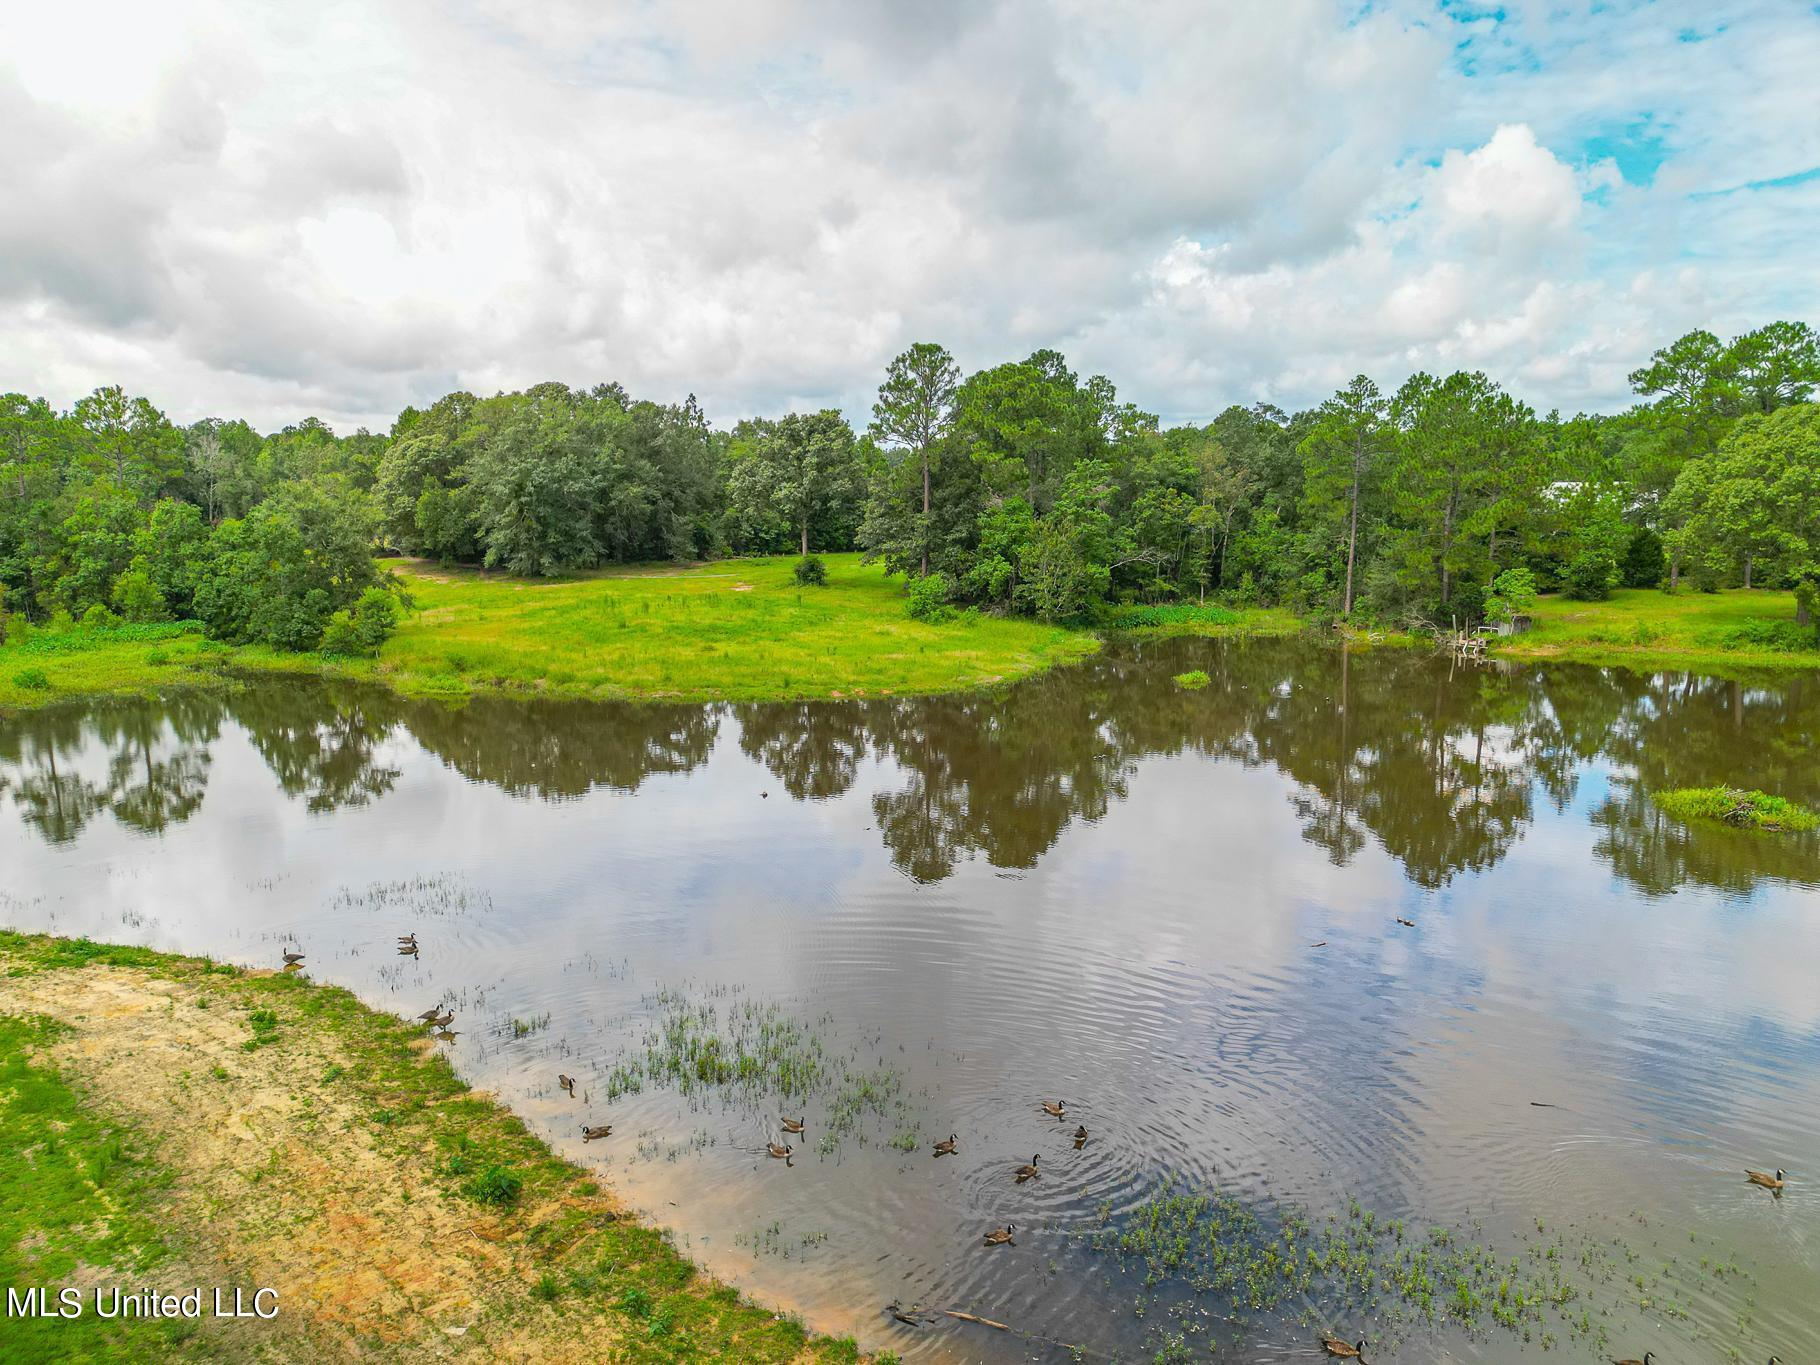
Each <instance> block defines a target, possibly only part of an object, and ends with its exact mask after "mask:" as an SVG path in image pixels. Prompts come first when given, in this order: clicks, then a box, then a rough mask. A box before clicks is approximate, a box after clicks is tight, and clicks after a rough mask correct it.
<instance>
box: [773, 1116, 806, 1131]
mask: <svg viewBox="0 0 1820 1365" xmlns="http://www.w3.org/2000/svg"><path fill="white" fill-rule="evenodd" d="M808 1117H809V1116H808V1115H807V1114H804V1115H803V1117H802V1118H800V1119H779V1120H778V1122H779V1123H780V1124H782V1125H783V1129H784V1131H785V1132H786V1133H800V1132H802V1130H803V1119H806V1118H808Z"/></svg>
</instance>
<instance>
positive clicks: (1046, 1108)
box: [1043, 1100, 1068, 1119]
mask: <svg viewBox="0 0 1820 1365" xmlns="http://www.w3.org/2000/svg"><path fill="white" fill-rule="evenodd" d="M1067 1110H1068V1101H1067V1100H1044V1101H1043V1112H1044V1113H1045V1114H1047V1115H1049V1117H1050V1118H1052V1119H1059V1118H1061V1117H1062V1116H1063V1115H1064V1114H1065V1113H1066V1112H1067Z"/></svg>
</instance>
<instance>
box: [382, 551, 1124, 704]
mask: <svg viewBox="0 0 1820 1365" xmlns="http://www.w3.org/2000/svg"><path fill="white" fill-rule="evenodd" d="M824 560H825V562H826V564H827V566H828V584H827V586H826V587H821V588H799V587H797V586H796V584H795V583H794V582H793V581H792V579H791V568H792V566H793V565H794V563H795V561H794V560H793V559H787V558H778V559H742V560H722V561H720V562H717V563H712V564H707V565H704V566H702V567H699V568H691V569H666V568H662V567H657V566H644V567H639V568H632V569H625V570H613V571H607V572H602V573H598V574H592V575H589V576H587V577H583V578H577V579H573V580H569V581H565V582H555V583H531V582H526V581H524V580H521V579H506V578H499V577H495V576H490V575H482V574H479V573H475V572H472V571H468V570H444V569H437V568H433V567H431V566H427V565H416V564H403V563H399V564H395V567H397V568H398V569H399V571H400V574H401V576H402V577H403V578H404V579H405V582H406V583H407V585H408V586H409V589H410V592H411V595H412V596H413V597H414V598H415V599H416V602H417V606H418V611H417V612H416V613H415V614H414V615H413V616H412V617H411V619H410V620H409V621H408V622H407V623H406V625H405V626H404V627H403V628H402V629H400V630H399V632H398V634H397V636H396V637H394V639H393V640H392V641H391V643H390V644H388V645H387V646H386V648H385V651H384V653H383V655H382V656H381V658H380V660H379V663H378V674H379V676H381V677H382V678H384V679H385V680H386V681H388V682H390V683H392V684H393V685H394V686H396V687H398V688H399V689H400V690H402V691H406V692H417V693H429V694H445V693H449V692H455V693H459V692H461V691H464V690H467V689H469V688H471V687H487V688H506V689H514V690H519V689H522V690H538V691H543V692H549V693H554V694H558V695H566V696H582V697H628V698H659V699H664V700H674V701H706V700H729V701H757V700H764V699H771V698H804V697H839V696H877V695H893V694H899V695H901V694H905V693H919V692H947V691H955V690H959V689H964V688H972V687H979V686H983V685H988V684H992V683H998V682H1006V681H1009V680H1011V679H1013V678H1019V677H1023V676H1024V675H1026V674H1029V673H1034V672H1037V671H1039V670H1041V669H1044V668H1048V667H1051V666H1052V665H1054V664H1058V663H1065V662H1068V661H1069V660H1073V659H1078V658H1081V657H1082V656H1084V655H1086V654H1090V653H1092V652H1093V650H1094V649H1096V648H1097V647H1098V646H1097V643H1096V641H1095V640H1094V639H1093V637H1092V636H1090V635H1086V634H1084V633H1082V632H1079V631H1071V630H1066V629H1062V628H1060V627H1055V626H1044V625H1040V624H1038V623H1036V622H1034V621H1026V620H1017V619H1010V618H1003V617H994V616H984V615H972V616H966V615H963V616H960V617H957V618H955V619H954V620H951V621H946V622H943V623H941V624H939V625H928V624H925V623H923V622H920V621H913V620H911V619H910V617H909V616H908V615H906V614H905V611H904V596H903V586H902V583H901V582H900V581H897V580H893V579H889V578H887V577H886V576H885V573H884V571H883V570H882V569H881V568H879V567H878V566H876V565H862V564H861V563H860V562H859V557H858V556H857V555H827V556H824Z"/></svg>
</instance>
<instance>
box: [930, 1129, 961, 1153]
mask: <svg viewBox="0 0 1820 1365" xmlns="http://www.w3.org/2000/svg"><path fill="white" fill-rule="evenodd" d="M959 1141H960V1134H958V1133H950V1134H948V1136H947V1137H945V1138H943V1139H942V1140H941V1141H940V1142H938V1143H936V1144H935V1154H936V1155H937V1156H953V1155H954V1154H955V1153H956V1152H958V1151H959V1150H960V1148H958V1147H957V1146H955V1144H956V1143H958V1142H959Z"/></svg>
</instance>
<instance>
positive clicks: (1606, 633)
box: [1493, 588, 1820, 672]
mask: <svg viewBox="0 0 1820 1365" xmlns="http://www.w3.org/2000/svg"><path fill="white" fill-rule="evenodd" d="M1531 616H1532V617H1533V618H1534V621H1535V627H1534V629H1532V630H1529V631H1526V632H1525V633H1523V634H1522V635H1517V636H1513V637H1512V638H1510V639H1508V640H1501V641H1498V642H1497V643H1496V645H1495V646H1494V647H1493V652H1494V653H1495V654H1497V655H1499V656H1501V657H1504V658H1512V659H1524V658H1556V659H1569V660H1574V661H1578V662H1583V663H1594V664H1630V665H1634V666H1638V667H1645V668H1685V669H1691V670H1699V671H1705V672H1724V671H1726V670H1727V669H1735V668H1820V647H1816V644H1815V637H1814V632H1813V631H1812V630H1811V629H1809V630H1805V631H1804V630H1802V629H1800V628H1799V627H1797V626H1796V625H1795V598H1794V594H1793V593H1789V592H1770V591H1765V590H1762V589H1752V590H1751V591H1749V592H1746V591H1744V590H1743V589H1733V590H1731V591H1729V592H1717V593H1703V592H1696V591H1694V590H1692V589H1688V588H1684V589H1683V590H1682V591H1680V592H1678V593H1674V594H1672V595H1671V594H1669V593H1664V592H1658V591H1656V590H1654V589H1646V588H1630V589H1619V590H1618V591H1617V592H1614V593H1613V594H1612V595H1611V597H1610V598H1609V599H1608V600H1606V601H1604V602H1576V601H1573V600H1572V599H1570V598H1566V597H1545V598H1543V599H1542V600H1541V601H1539V602H1538V603H1537V604H1536V606H1535V608H1534V610H1533V611H1532V612H1531Z"/></svg>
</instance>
